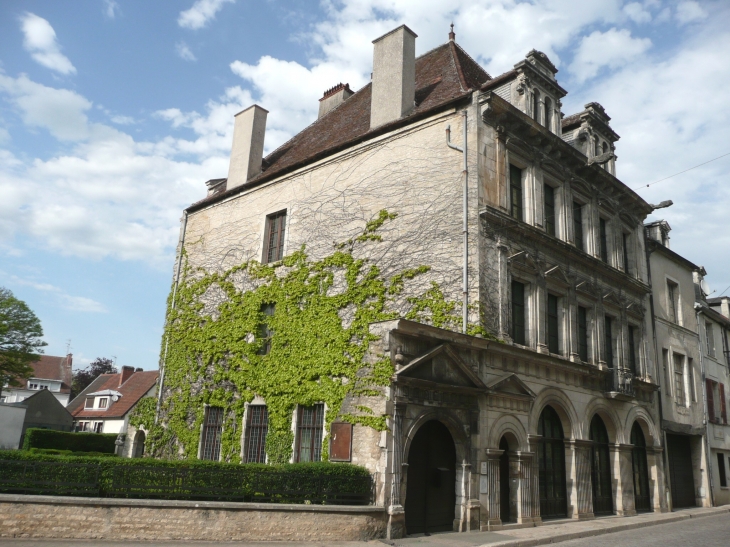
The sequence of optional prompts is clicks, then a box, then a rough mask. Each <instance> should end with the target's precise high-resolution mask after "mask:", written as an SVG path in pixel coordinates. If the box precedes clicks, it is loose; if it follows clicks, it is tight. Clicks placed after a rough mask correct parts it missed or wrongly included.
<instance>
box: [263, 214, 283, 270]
mask: <svg viewBox="0 0 730 547" xmlns="http://www.w3.org/2000/svg"><path fill="white" fill-rule="evenodd" d="M285 231H286V210H284V211H279V212H278V213H274V214H272V215H269V216H267V217H266V231H265V232H264V255H263V258H262V259H261V262H263V263H264V264H268V263H269V262H276V261H277V260H281V258H282V256H283V255H284V232H285Z"/></svg>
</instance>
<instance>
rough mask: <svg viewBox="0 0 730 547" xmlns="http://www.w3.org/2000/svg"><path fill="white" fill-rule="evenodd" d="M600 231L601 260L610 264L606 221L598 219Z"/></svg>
mask: <svg viewBox="0 0 730 547" xmlns="http://www.w3.org/2000/svg"><path fill="white" fill-rule="evenodd" d="M598 231H599V236H600V239H601V248H600V251H601V260H603V261H604V262H605V263H606V264H608V238H607V236H606V221H605V220H604V219H602V218H601V219H598Z"/></svg>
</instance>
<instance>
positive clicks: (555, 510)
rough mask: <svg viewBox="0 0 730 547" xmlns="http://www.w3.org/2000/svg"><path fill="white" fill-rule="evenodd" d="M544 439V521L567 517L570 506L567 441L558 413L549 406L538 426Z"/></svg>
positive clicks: (541, 463) (541, 447)
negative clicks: (566, 460) (567, 495)
mask: <svg viewBox="0 0 730 547" xmlns="http://www.w3.org/2000/svg"><path fill="white" fill-rule="evenodd" d="M537 433H538V435H542V440H541V441H540V443H539V447H538V460H539V472H540V476H539V480H540V516H541V517H542V518H543V519H551V518H552V519H554V518H565V517H566V516H567V513H568V503H567V498H566V494H565V442H564V441H563V426H562V424H561V423H560V418H559V417H558V414H557V413H556V412H555V410H554V409H553V408H552V407H550V406H546V407H545V409H544V410H543V411H542V414H540V421H539V422H538V426H537Z"/></svg>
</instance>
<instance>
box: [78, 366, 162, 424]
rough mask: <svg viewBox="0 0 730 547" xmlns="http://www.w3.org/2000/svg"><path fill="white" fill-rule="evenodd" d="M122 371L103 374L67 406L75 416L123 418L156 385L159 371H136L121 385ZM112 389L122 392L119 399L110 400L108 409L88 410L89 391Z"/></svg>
mask: <svg viewBox="0 0 730 547" xmlns="http://www.w3.org/2000/svg"><path fill="white" fill-rule="evenodd" d="M121 375H122V373H121V372H120V373H118V374H101V375H100V376H99V377H97V378H96V379H95V380H94V381H93V382H91V383H90V384H89V385H88V387H87V388H86V389H85V390H83V391H82V392H81V393H79V395H78V397H76V398H75V399H74V400H73V401H71V402H70V403H69V405H68V407H67V409H68V411H69V412H70V413H71V414H72V415H73V417H74V418H122V417H123V416H124V415H125V414H126V413H127V412H129V411H130V410H131V409H132V408H133V407H134V405H136V404H137V403H138V402H139V400H140V399H141V398H142V397H143V396H144V395H145V394H146V393H147V392H148V391H149V390H150V389H152V387H153V386H154V385H155V383H156V382H157V377H158V376H159V371H157V370H147V371H141V372H135V373H134V374H132V375H131V376H130V377H129V379H128V380H127V381H126V382H124V383H123V384H122V385H121V386H120V385H119V380H120V378H121ZM105 389H111V390H114V391H117V392H119V393H121V394H122V396H121V397H119V400H118V401H115V402H112V401H109V403H110V404H109V407H108V408H107V409H106V410H86V409H85V408H84V403H85V401H86V396H87V394H88V393H96V392H97V391H103V390H105Z"/></svg>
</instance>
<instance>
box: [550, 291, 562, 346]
mask: <svg viewBox="0 0 730 547" xmlns="http://www.w3.org/2000/svg"><path fill="white" fill-rule="evenodd" d="M547 320H548V350H549V351H550V353H560V328H559V322H558V297H557V296H555V295H554V294H548V301H547Z"/></svg>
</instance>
